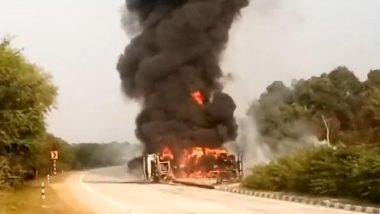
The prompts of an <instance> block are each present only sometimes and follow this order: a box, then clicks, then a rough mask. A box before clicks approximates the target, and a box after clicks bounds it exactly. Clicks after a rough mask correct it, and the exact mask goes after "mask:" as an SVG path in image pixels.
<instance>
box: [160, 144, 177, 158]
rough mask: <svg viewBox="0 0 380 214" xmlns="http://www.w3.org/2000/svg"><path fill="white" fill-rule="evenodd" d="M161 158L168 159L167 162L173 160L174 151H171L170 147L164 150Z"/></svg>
mask: <svg viewBox="0 0 380 214" xmlns="http://www.w3.org/2000/svg"><path fill="white" fill-rule="evenodd" d="M161 158H162V159H166V160H172V159H173V158H174V155H173V153H172V151H171V150H170V149H169V147H165V148H164V149H163V150H162V155H161Z"/></svg>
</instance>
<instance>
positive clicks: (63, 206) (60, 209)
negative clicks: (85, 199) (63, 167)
mask: <svg viewBox="0 0 380 214" xmlns="http://www.w3.org/2000/svg"><path fill="white" fill-rule="evenodd" d="M66 177H67V174H66V175H59V176H57V177H54V178H52V181H51V184H50V185H45V191H46V198H45V200H42V198H41V182H42V180H36V181H33V182H30V183H27V184H26V185H25V186H23V187H22V188H20V189H17V190H14V191H0V214H37V213H38V214H50V213H51V214H53V213H54V214H89V213H90V212H88V211H87V210H86V209H84V208H83V207H82V206H80V205H79V204H78V203H77V202H76V201H75V200H74V199H73V198H72V197H70V196H67V194H68V193H67V192H65V191H62V192H61V191H58V190H57V188H53V186H54V185H61V184H62V183H63V181H64V180H65V178H66ZM45 183H46V181H45ZM63 198H64V199H63Z"/></svg>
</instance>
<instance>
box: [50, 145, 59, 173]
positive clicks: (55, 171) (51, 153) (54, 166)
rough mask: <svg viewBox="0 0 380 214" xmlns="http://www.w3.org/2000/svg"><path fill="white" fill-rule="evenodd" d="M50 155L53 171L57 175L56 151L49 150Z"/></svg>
mask: <svg viewBox="0 0 380 214" xmlns="http://www.w3.org/2000/svg"><path fill="white" fill-rule="evenodd" d="M50 157H51V159H52V160H53V170H54V171H53V173H54V175H57V160H58V151H51V152H50Z"/></svg>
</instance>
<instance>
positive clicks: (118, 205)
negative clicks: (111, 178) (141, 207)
mask: <svg viewBox="0 0 380 214" xmlns="http://www.w3.org/2000/svg"><path fill="white" fill-rule="evenodd" d="M79 183H80V185H81V186H82V187H83V188H84V189H85V190H87V191H88V192H89V193H91V194H93V195H94V196H97V197H98V198H100V199H102V200H104V201H106V202H108V203H110V204H112V205H113V206H116V207H118V208H120V209H122V210H124V211H127V212H128V213H132V209H131V208H130V207H128V206H126V205H125V204H122V203H120V202H118V201H115V200H113V199H111V198H108V197H106V196H104V195H102V194H101V193H99V192H98V191H96V190H94V189H93V188H91V187H89V186H88V185H87V184H86V183H85V182H83V174H81V175H80V176H79Z"/></svg>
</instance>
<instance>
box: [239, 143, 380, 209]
mask: <svg viewBox="0 0 380 214" xmlns="http://www.w3.org/2000/svg"><path fill="white" fill-rule="evenodd" d="M243 186H245V187H247V188H253V189H259V190H269V191H291V192H297V193H306V194H313V195H321V196H334V197H350V198H352V197H357V198H360V199H366V200H369V201H372V202H380V149H379V148H376V147H364V146H355V147H337V148H335V149H332V148H329V147H318V148H313V149H308V150H302V151H299V152H297V153H295V154H292V155H289V156H285V157H283V158H280V159H278V160H275V161H272V162H270V163H269V164H266V165H258V166H256V167H254V168H253V169H252V172H251V174H250V175H249V176H248V177H247V178H246V179H245V180H244V181H243Z"/></svg>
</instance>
